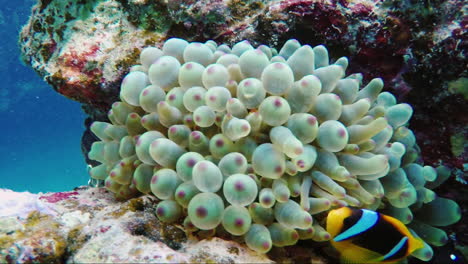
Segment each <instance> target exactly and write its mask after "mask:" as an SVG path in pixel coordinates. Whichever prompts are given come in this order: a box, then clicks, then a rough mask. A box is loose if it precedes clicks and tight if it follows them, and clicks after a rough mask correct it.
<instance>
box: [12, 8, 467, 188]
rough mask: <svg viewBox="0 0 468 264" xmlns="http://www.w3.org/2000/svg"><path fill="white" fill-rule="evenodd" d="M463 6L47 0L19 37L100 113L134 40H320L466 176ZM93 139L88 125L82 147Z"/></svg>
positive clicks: (30, 57) (48, 76)
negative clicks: (411, 112) (378, 88)
mask: <svg viewBox="0 0 468 264" xmlns="http://www.w3.org/2000/svg"><path fill="white" fill-rule="evenodd" d="M466 8H467V3H466V2H464V1H456V0H443V1H435V2H434V1H431V2H424V1H423V2H417V3H413V2H411V1H368V0H360V1H315V0H280V1H278V0H277V1H260V0H256V1H238V0H230V1H189V0H177V1H162V0H156V1H147V0H142V1H123V0H105V1H96V0H93V1H87V2H86V4H82V3H81V2H80V1H75V0H70V1H59V0H49V1H38V3H37V4H36V5H35V6H34V7H33V10H32V15H31V17H30V20H29V22H28V23H27V24H26V25H25V26H24V28H23V30H22V32H21V34H20V39H19V43H20V46H21V51H22V59H23V61H24V62H25V63H26V64H29V65H31V66H32V67H33V68H34V69H35V70H36V71H37V72H38V73H39V74H40V75H41V76H42V77H43V78H44V79H45V80H46V81H47V82H48V83H49V84H51V86H52V87H53V88H54V89H55V90H56V91H58V92H59V93H61V94H63V95H65V96H67V97H68V98H72V99H74V100H77V101H79V102H82V103H84V109H85V110H86V111H87V112H88V114H90V116H91V118H92V119H93V120H101V121H104V120H105V112H106V111H107V110H108V109H109V108H110V105H111V103H112V102H114V101H115V100H116V99H117V97H118V93H119V84H120V82H121V80H122V78H123V76H124V75H125V74H126V73H128V71H129V69H130V66H131V65H133V64H135V62H136V61H137V59H138V53H139V52H140V51H141V50H142V48H144V47H147V46H160V45H161V43H162V42H163V41H164V40H166V39H167V38H169V37H172V36H177V37H181V38H185V39H187V40H188V41H206V40H207V39H213V40H215V41H216V42H218V43H219V44H220V43H228V44H232V43H234V42H237V41H240V40H243V39H246V40H249V41H250V42H251V43H252V44H253V45H254V46H257V45H258V44H259V43H263V44H267V45H270V46H272V47H279V46H280V45H282V44H283V43H284V42H285V41H286V40H287V39H290V38H295V39H297V40H299V41H300V42H301V43H305V44H310V45H314V46H315V45H318V44H325V45H326V46H327V47H328V48H329V49H330V50H331V53H332V54H334V55H335V56H347V57H348V58H349V59H350V61H351V67H350V69H349V71H350V72H362V73H363V74H364V76H365V78H366V80H370V79H372V78H375V77H381V78H382V79H383V80H384V82H385V83H387V84H391V85H390V86H389V87H392V88H390V89H391V90H392V92H393V93H395V94H396V95H397V96H398V97H400V98H403V99H404V101H405V102H407V103H410V104H411V105H412V106H413V108H414V109H415V116H414V118H413V122H412V125H411V127H410V128H411V129H413V130H414V131H415V134H416V136H417V137H418V138H421V139H422V140H421V141H420V142H421V143H420V147H421V149H422V150H423V151H422V154H423V156H422V157H423V159H424V160H425V161H426V163H428V164H430V165H437V164H438V163H440V162H442V163H444V164H445V165H449V166H450V167H451V168H453V169H454V170H455V171H456V172H457V173H458V175H460V177H464V176H463V172H464V170H466V168H464V167H463V163H464V161H466V160H467V153H468V152H467V148H466V141H467V134H468V131H467V128H466V125H465V124H466V123H467V122H468V120H467V115H464V114H463V111H459V109H467V108H468V101H467V100H466V80H467V75H468V73H467V67H466V65H467V62H466V55H467V54H466V51H467V50H468V49H467V45H468V43H467V37H466V34H467V33H466V32H468V31H467V30H466V28H467V23H466V21H467V16H466V12H464V10H466ZM335 59H336V58H335ZM441 105H443V107H441ZM90 123H91V122H90V121H89V122H87V125H89V124H90ZM428 128H430V129H428ZM92 141H93V140H92V136H90V133H89V130H88V131H87V132H86V133H85V135H84V137H83V145H84V149H85V150H89V146H90V144H91V143H92ZM447 142H450V144H447ZM88 162H89V161H88ZM465 172H466V171H465ZM465 180H466V179H465Z"/></svg>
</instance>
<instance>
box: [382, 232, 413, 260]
mask: <svg viewBox="0 0 468 264" xmlns="http://www.w3.org/2000/svg"><path fill="white" fill-rule="evenodd" d="M406 241H408V237H406V236H404V237H403V238H402V239H401V240H400V242H398V244H396V246H394V247H393V248H392V250H390V251H389V252H388V253H387V254H385V256H384V257H383V260H387V259H388V258H391V257H392V256H393V255H395V254H396V253H397V252H398V250H400V249H401V247H403V245H405V243H406Z"/></svg>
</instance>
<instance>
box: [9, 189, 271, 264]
mask: <svg viewBox="0 0 468 264" xmlns="http://www.w3.org/2000/svg"><path fill="white" fill-rule="evenodd" d="M0 198H2V202H3V201H6V203H4V204H5V205H8V206H5V207H3V206H2V207H0V263H65V262H67V263H154V262H164V263H189V262H201V263H203V262H205V263H206V262H212V263H239V262H243V263H272V261H271V260H269V259H268V258H267V257H265V256H264V255H261V254H258V253H255V252H254V251H252V250H250V249H248V248H247V247H246V246H243V245H241V244H238V243H236V242H233V241H227V240H224V239H221V238H211V239H208V240H198V239H196V238H193V237H192V238H187V237H186V236H185V234H184V232H183V231H181V230H180V229H179V228H177V227H176V226H173V225H164V224H161V223H160V222H159V221H158V220H157V218H156V216H155V215H154V210H155V202H156V199H155V198H154V197H150V196H142V197H139V198H135V199H131V200H128V201H126V202H124V203H122V202H118V201H116V200H115V199H114V195H113V194H111V193H110V192H108V191H105V190H104V189H98V188H88V187H82V188H77V189H75V190H74V191H70V192H59V193H46V194H31V193H16V192H12V191H9V190H4V189H1V190H0ZM3 199H5V200H3Z"/></svg>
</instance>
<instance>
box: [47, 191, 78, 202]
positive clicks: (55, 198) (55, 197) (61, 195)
mask: <svg viewBox="0 0 468 264" xmlns="http://www.w3.org/2000/svg"><path fill="white" fill-rule="evenodd" d="M75 195H78V192H57V193H52V194H49V195H42V196H41V197H40V198H39V199H41V200H46V201H47V202H48V203H56V202H60V201H62V200H65V199H70V198H72V197H73V196H75Z"/></svg>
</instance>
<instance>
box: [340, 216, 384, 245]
mask: <svg viewBox="0 0 468 264" xmlns="http://www.w3.org/2000/svg"><path fill="white" fill-rule="evenodd" d="M361 211H362V215H361V218H359V220H358V221H357V223H356V224H354V225H353V226H352V227H350V228H348V230H346V231H344V232H343V233H341V234H339V235H338V236H336V237H335V238H334V239H333V241H335V242H340V241H342V240H345V239H348V238H350V237H352V236H355V235H357V234H360V233H362V232H364V231H366V230H368V229H369V228H372V227H373V226H374V225H375V223H377V220H378V219H379V215H378V213H376V212H374V211H369V210H366V209H361Z"/></svg>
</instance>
